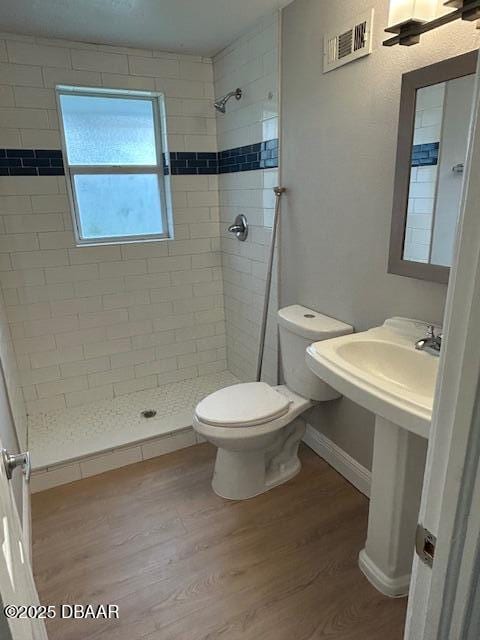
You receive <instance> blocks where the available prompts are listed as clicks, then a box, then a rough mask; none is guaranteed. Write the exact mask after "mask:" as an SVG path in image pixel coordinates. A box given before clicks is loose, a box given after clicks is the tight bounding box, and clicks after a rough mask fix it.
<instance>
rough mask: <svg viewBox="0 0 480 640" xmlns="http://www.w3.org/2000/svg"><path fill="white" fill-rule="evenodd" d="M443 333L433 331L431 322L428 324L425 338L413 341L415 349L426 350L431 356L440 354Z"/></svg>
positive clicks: (433, 327)
mask: <svg viewBox="0 0 480 640" xmlns="http://www.w3.org/2000/svg"><path fill="white" fill-rule="evenodd" d="M442 338H443V334H442V333H439V334H436V333H435V326H434V325H433V324H430V325H428V328H427V335H426V336H425V338H421V339H420V340H417V342H416V343H415V349H417V350H418V351H426V352H427V353H429V354H430V355H432V356H437V358H438V357H439V356H440V350H441V348H442Z"/></svg>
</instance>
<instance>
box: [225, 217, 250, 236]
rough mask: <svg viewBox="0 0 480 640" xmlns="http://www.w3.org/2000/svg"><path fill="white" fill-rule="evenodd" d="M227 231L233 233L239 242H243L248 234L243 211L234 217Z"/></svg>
mask: <svg viewBox="0 0 480 640" xmlns="http://www.w3.org/2000/svg"><path fill="white" fill-rule="evenodd" d="M228 231H230V233H234V234H235V235H236V236H237V238H238V240H240V241H241V242H245V240H246V239H247V236H248V222H247V219H246V217H245V216H244V215H243V213H241V214H240V215H238V216H237V217H236V218H235V222H234V223H233V224H231V225H230V226H229V227H228Z"/></svg>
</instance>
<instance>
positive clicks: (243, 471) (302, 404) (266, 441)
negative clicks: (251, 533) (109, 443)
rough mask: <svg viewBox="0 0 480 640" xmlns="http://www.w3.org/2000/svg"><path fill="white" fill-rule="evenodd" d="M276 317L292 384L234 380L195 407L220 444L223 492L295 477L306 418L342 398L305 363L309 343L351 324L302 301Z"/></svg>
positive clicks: (245, 493) (199, 425) (217, 487)
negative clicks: (311, 411)
mask: <svg viewBox="0 0 480 640" xmlns="http://www.w3.org/2000/svg"><path fill="white" fill-rule="evenodd" d="M278 322H279V331H280V346H281V358H282V365H283V371H284V376H285V381H286V385H281V386H275V387H272V386H270V385H268V384H266V383H265V382H245V383H241V384H236V385H232V386H230V387H226V388H224V389H220V390H219V391H216V392H215V393H212V394H210V395H209V396H207V397H206V398H204V399H203V400H202V401H201V402H199V404H198V405H197V407H196V409H195V413H194V416H193V428H194V429H195V431H196V432H197V433H198V434H200V435H201V436H203V437H204V438H205V439H206V440H208V441H209V442H211V443H212V444H213V445H215V446H216V447H218V451H217V458H216V462H215V470H214V474H213V479H212V488H213V490H214V491H215V493H217V494H218V495H219V496H221V497H223V498H228V499H230V500H245V499H247V498H252V497H254V496H257V495H259V494H261V493H264V492H265V491H268V490H269V489H272V488H273V487H275V486H277V485H279V484H282V483H283V482H286V481H287V480H289V479H290V478H292V477H293V476H295V475H296V474H297V473H298V472H299V471H300V468H301V464H300V460H299V458H298V446H299V444H300V440H301V439H302V437H303V434H304V432H305V423H304V421H303V420H302V419H301V418H300V416H301V415H302V414H303V413H304V412H305V411H306V410H307V409H309V408H310V407H312V406H313V405H314V404H315V403H316V402H325V401H329V400H334V399H336V398H339V397H340V395H339V394H338V393H337V392H336V391H335V390H334V389H332V388H331V387H330V386H328V385H327V384H326V383H324V382H323V381H321V380H320V379H319V378H318V377H317V376H315V375H314V374H313V373H311V371H310V370H309V369H308V368H307V366H306V364H305V349H306V348H307V346H308V345H309V344H311V343H312V342H318V341H319V340H327V339H329V338H335V337H337V336H340V335H345V334H347V333H351V332H352V331H353V328H352V327H351V326H350V325H347V324H344V323H343V322H340V321H338V320H334V319H332V318H329V317H327V316H324V315H322V314H319V313H316V312H315V311H312V310H310V309H306V308H305V307H302V306H300V305H293V306H290V307H287V308H285V309H281V310H280V311H279V312H278Z"/></svg>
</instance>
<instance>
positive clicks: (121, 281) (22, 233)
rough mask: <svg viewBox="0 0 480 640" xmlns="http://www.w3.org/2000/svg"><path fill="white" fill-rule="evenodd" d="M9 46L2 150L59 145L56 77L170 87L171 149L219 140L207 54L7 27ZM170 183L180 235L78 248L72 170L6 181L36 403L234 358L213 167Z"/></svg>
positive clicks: (23, 368) (7, 289) (20, 318)
mask: <svg viewBox="0 0 480 640" xmlns="http://www.w3.org/2000/svg"><path fill="white" fill-rule="evenodd" d="M0 47H3V48H4V49H5V51H6V60H5V62H2V63H0V123H1V125H0V147H2V148H3V147H15V148H16V147H18V148H21V147H23V148H56V149H58V148H60V139H59V132H58V118H57V117H56V105H55V95H54V87H55V85H56V84H58V83H73V84H81V85H86V86H104V87H124V88H136V89H145V90H158V91H163V92H164V93H165V95H166V103H167V114H168V123H167V125H168V132H169V146H170V149H171V150H172V151H186V150H195V151H211V150H213V151H216V149H217V144H216V124H215V117H214V110H213V107H212V96H213V65H212V61H211V60H207V59H202V58H198V57H192V56H182V55H173V54H164V53H162V52H155V51H147V50H145V51H141V50H137V49H135V50H131V49H128V48H123V47H121V48H118V47H107V46H100V45H99V46H97V45H86V44H82V43H71V42H66V41H61V40H46V39H40V38H34V37H24V36H15V35H12V34H1V35H0ZM172 190H173V202H174V209H175V238H176V239H175V240H172V241H164V242H153V243H148V244H129V245H122V246H120V245H119V246H104V247H81V248H78V247H76V246H75V242H74V237H73V232H72V223H71V216H70V211H69V206H68V201H67V197H66V183H65V178H64V177H32V178H30V177H2V178H0V232H2V233H1V234H0V281H1V284H2V287H3V292H4V297H5V303H6V307H7V316H8V320H9V323H10V328H11V333H12V336H13V344H14V347H15V352H16V355H17V361H18V368H19V370H20V380H21V383H22V385H23V393H24V397H25V400H26V403H27V408H28V411H29V412H30V413H32V412H37V411H48V410H54V409H61V408H62V407H63V408H65V407H74V406H78V405H81V404H83V403H89V402H92V401H97V400H102V399H108V398H112V397H114V396H116V395H121V394H125V393H129V392H132V391H138V390H139V389H145V388H150V387H152V386H155V385H157V384H159V383H161V384H165V383H167V382H169V381H170V380H176V379H181V378H182V376H190V377H193V376H197V375H200V374H203V373H207V372H208V371H222V370H223V369H225V367H226V353H225V322H224V301H223V281H222V278H221V273H220V269H219V267H220V265H221V256H220V244H219V197H218V178H217V176H174V177H173V178H172ZM180 329H181V330H183V331H187V330H189V331H190V332H191V337H190V339H188V340H187V339H186V338H185V334H184V333H177V332H178V331H179V330H180ZM196 332H197V333H198V336H197V334H196ZM207 338H209V339H211V342H206V339H207ZM187 371H188V373H186V372H187Z"/></svg>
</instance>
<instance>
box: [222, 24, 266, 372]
mask: <svg viewBox="0 0 480 640" xmlns="http://www.w3.org/2000/svg"><path fill="white" fill-rule="evenodd" d="M277 60H278V16H277V15H275V16H271V17H269V18H267V19H265V20H263V21H260V22H259V24H258V25H257V26H256V28H255V29H254V30H253V31H252V32H250V33H248V34H246V35H244V36H243V37H241V38H240V39H239V40H237V41H236V42H234V43H233V44H232V45H230V46H229V47H228V48H227V49H225V50H224V51H222V52H221V53H220V54H218V55H217V56H216V57H215V59H214V63H213V70H214V76H215V94H216V95H218V96H221V95H223V94H225V93H227V92H228V91H231V90H232V89H235V88H236V87H237V86H238V87H241V88H242V90H243V97H242V99H241V100H240V101H238V102H237V101H235V100H230V102H229V103H228V105H227V113H226V114H225V115H222V114H217V132H218V145H219V147H218V148H219V150H222V149H228V148H231V147H238V146H243V145H247V144H252V143H256V142H261V141H262V140H268V139H272V138H276V137H277V135H278V80H277V74H278V63H277ZM277 181H278V170H277V169H269V170H267V171H249V172H245V173H233V174H223V175H220V176H219V197H220V233H221V249H222V264H223V283H224V295H225V310H226V330H227V345H228V346H227V358H228V368H229V370H230V371H231V372H232V373H234V375H236V376H237V377H238V378H240V379H242V380H253V379H254V377H255V371H256V361H257V353H258V340H259V332H260V322H261V314H262V308H263V296H264V290H265V275H266V259H267V252H268V248H269V243H270V235H271V224H272V218H273V207H274V197H273V191H272V188H273V187H274V186H275V185H276V184H277ZM239 213H243V214H245V215H246V217H247V219H248V222H249V236H248V238H247V240H246V242H239V241H238V240H237V239H236V238H235V237H234V236H232V235H231V234H229V233H228V232H227V227H228V226H229V225H230V224H231V223H232V222H233V220H234V219H235V216H236V215H237V214H239ZM277 308H278V295H277V274H276V266H275V269H274V282H273V287H272V297H271V305H270V316H269V325H268V332H267V343H266V355H265V360H264V375H263V378H264V379H265V380H267V381H268V382H270V383H272V384H276V382H277V366H278V365H277V331H276V309H277Z"/></svg>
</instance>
